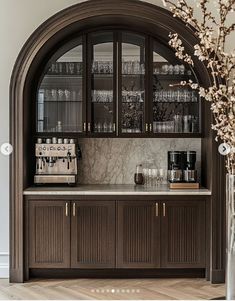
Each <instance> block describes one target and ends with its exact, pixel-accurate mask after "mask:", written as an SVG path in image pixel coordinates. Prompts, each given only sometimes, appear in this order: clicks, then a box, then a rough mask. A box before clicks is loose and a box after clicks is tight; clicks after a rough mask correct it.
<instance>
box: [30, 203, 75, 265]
mask: <svg viewBox="0 0 235 301" xmlns="http://www.w3.org/2000/svg"><path fill="white" fill-rule="evenodd" d="M67 206H68V207H67V213H68V216H66V202H65V201H30V202H29V225H28V226H29V267H32V268H33V267H46V268H56V267H58V268H62V267H69V266H70V217H69V203H68V202H67Z"/></svg>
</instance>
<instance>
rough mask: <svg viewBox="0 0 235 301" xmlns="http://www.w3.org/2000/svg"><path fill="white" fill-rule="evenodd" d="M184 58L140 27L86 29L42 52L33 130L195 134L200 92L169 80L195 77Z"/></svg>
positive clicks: (98, 134) (38, 133)
mask: <svg viewBox="0 0 235 301" xmlns="http://www.w3.org/2000/svg"><path fill="white" fill-rule="evenodd" d="M183 64H184V63H183V62H182V61H180V60H178V59H176V57H175V55H174V53H173V51H172V50H170V49H168V48H167V47H166V46H164V45H163V44H162V43H161V42H160V41H158V40H156V39H154V38H152V37H151V36H149V35H147V34H144V33H141V32H137V31H130V30H129V29H128V28H126V29H122V30H121V29H120V28H118V27H115V26H114V27H113V28H111V29H109V30H107V29H105V28H103V29H102V28H101V29H99V30H97V31H93V32H84V33H83V34H82V35H81V36H79V37H77V38H76V39H72V40H70V41H68V42H67V43H66V44H65V45H63V46H62V47H61V48H60V49H57V51H56V52H55V53H54V54H53V55H52V57H50V58H49V57H48V58H47V64H46V65H45V66H44V70H43V72H42V73H41V74H40V76H39V79H38V80H37V81H38V88H37V92H36V93H37V104H36V115H37V118H35V119H36V136H45V134H47V133H49V134H50V133H53V135H59V134H60V133H61V132H62V133H68V134H70V135H71V134H72V135H73V134H75V135H76V136H79V137H83V136H89V137H90V136H92V137H106V136H107V137H115V136H118V137H125V136H131V137H155V136H166V137H169V136H172V137H185V136H186V137H200V133H201V129H200V117H201V116H200V115H201V114H200V97H199V95H198V93H197V92H196V91H192V90H190V89H189V87H186V86H184V87H180V86H179V85H178V86H177V85H176V86H174V85H172V84H177V83H179V82H180V81H182V80H186V81H187V80H189V79H191V80H193V81H194V82H198V79H197V77H196V74H195V72H194V71H193V70H191V69H190V67H189V66H188V65H183ZM60 135H61V134H60Z"/></svg>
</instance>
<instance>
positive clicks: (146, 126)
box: [145, 123, 149, 132]
mask: <svg viewBox="0 0 235 301" xmlns="http://www.w3.org/2000/svg"><path fill="white" fill-rule="evenodd" d="M148 127H149V125H148V124H147V123H145V132H148Z"/></svg>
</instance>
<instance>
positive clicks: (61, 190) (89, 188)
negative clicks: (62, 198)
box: [24, 184, 211, 195]
mask: <svg viewBox="0 0 235 301" xmlns="http://www.w3.org/2000/svg"><path fill="white" fill-rule="evenodd" d="M24 195H211V191H210V190H208V189H205V188H200V189H169V186H168V185H167V184H165V185H158V186H156V187H146V186H135V185H120V184H115V185H108V184H107V185H104V184H102V185H79V186H76V187H61V186H60V187H48V186H47V187H46V186H45V187H44V186H38V187H36V186H34V187H29V188H27V189H26V190H24Z"/></svg>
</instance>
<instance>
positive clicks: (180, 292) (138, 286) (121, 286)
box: [0, 279, 225, 300]
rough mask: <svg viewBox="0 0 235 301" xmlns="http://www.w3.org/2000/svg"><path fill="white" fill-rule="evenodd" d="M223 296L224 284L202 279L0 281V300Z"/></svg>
mask: <svg viewBox="0 0 235 301" xmlns="http://www.w3.org/2000/svg"><path fill="white" fill-rule="evenodd" d="M224 293H225V287H224V285H221V284H217V285H215V284H214V285H211V284H210V283H209V282H207V281H206V280H204V279H115V280H114V279H76V280H75V279H72V280H58V279H57V280H53V279H51V280H33V281H30V282H27V283H24V284H10V283H9V282H8V279H0V300H3V299H6V300H16V299H19V300H29V299H30V300H38V299H41V300H42V299H49V300H68V299H70V300H72V299H73V300H91V299H97V300H103V299H104V300H107V299H109V300H118V299H126V300H127V299H129V300H138V299H145V300H146V299H149V300H150V299H151V300H159V299H161V300H164V299H170V300H181V299H183V300H193V299H212V298H219V297H221V296H223V295H224Z"/></svg>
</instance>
